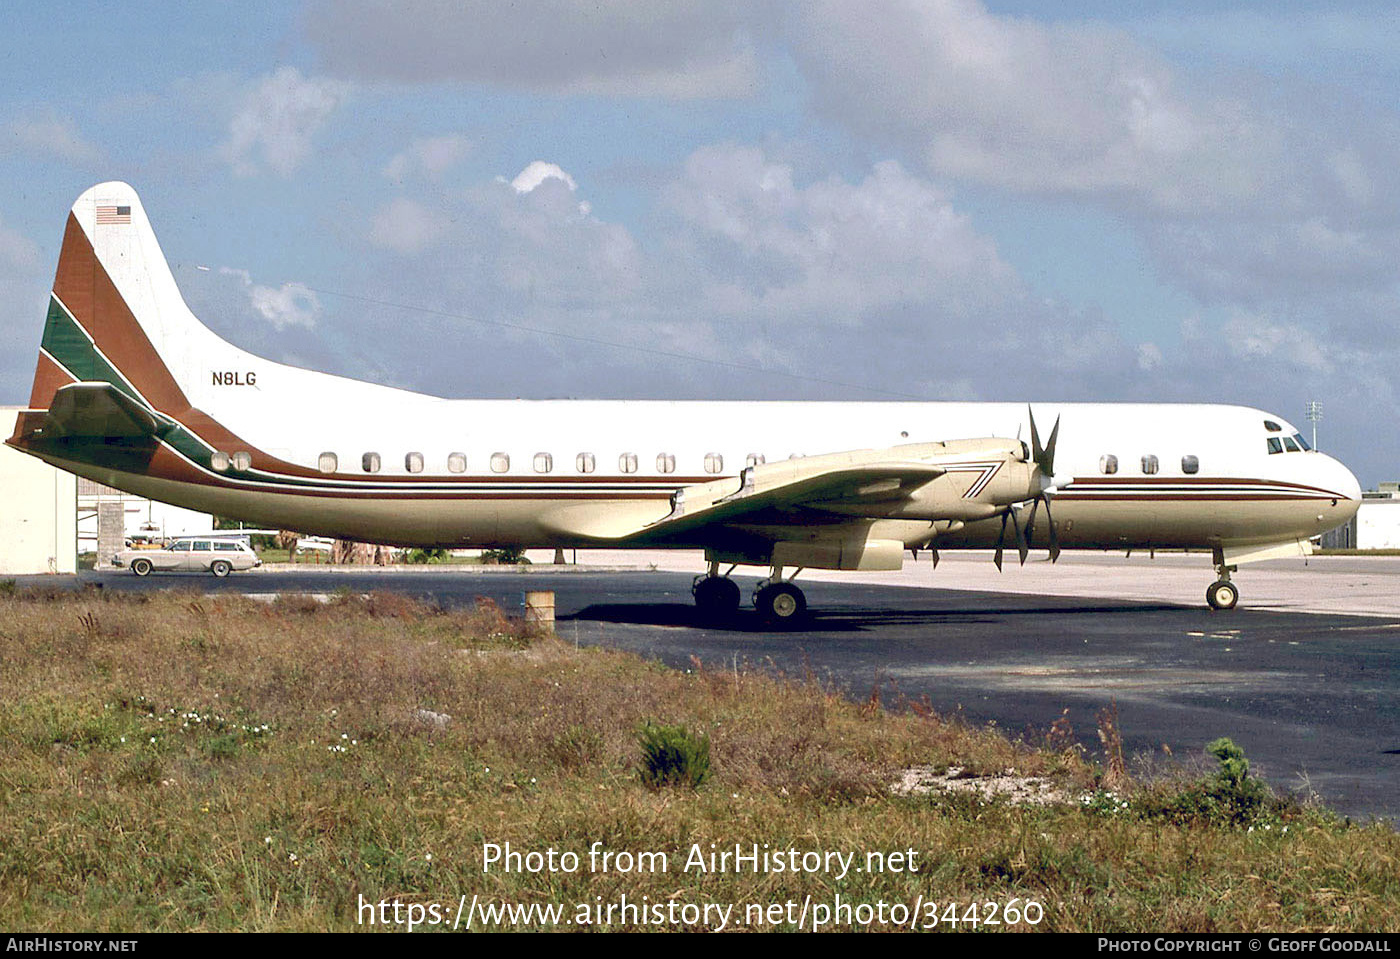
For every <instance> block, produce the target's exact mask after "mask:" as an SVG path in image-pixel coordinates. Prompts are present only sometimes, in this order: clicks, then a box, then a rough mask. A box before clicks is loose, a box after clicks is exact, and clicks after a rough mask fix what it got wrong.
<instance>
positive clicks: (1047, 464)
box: [1036, 416, 1060, 476]
mask: <svg viewBox="0 0 1400 959" xmlns="http://www.w3.org/2000/svg"><path fill="white" fill-rule="evenodd" d="M1059 438H1060V418H1059V417H1058V416H1057V417H1055V425H1054V426H1052V427H1050V441H1049V442H1048V443H1046V444H1045V456H1044V462H1042V461H1040V460H1036V464H1037V465H1038V466H1039V467H1040V471H1041V472H1042V473H1044V474H1045V475H1046V476H1054V475H1055V441H1056V440H1057V439H1059Z"/></svg>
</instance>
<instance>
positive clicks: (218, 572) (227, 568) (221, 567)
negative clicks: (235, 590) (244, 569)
mask: <svg viewBox="0 0 1400 959" xmlns="http://www.w3.org/2000/svg"><path fill="white" fill-rule="evenodd" d="M209 572H211V573H213V574H214V575H215V576H217V577H218V578H219V579H223V578H224V577H225V576H227V575H228V574H229V573H232V572H233V566H232V565H231V564H230V563H229V561H228V560H226V559H216V560H214V562H213V563H212V564H211V565H210V566H209Z"/></svg>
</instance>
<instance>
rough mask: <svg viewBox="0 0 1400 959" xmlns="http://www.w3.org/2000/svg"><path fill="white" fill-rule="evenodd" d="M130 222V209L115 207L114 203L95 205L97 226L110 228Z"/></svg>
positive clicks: (127, 207)
mask: <svg viewBox="0 0 1400 959" xmlns="http://www.w3.org/2000/svg"><path fill="white" fill-rule="evenodd" d="M130 222H131V207H129V206H117V205H116V204H115V203H99V204H97V225H98V226H110V225H113V224H118V223H130Z"/></svg>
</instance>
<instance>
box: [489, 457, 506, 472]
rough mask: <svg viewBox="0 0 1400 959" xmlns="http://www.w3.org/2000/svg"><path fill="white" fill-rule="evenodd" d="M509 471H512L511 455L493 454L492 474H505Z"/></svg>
mask: <svg viewBox="0 0 1400 959" xmlns="http://www.w3.org/2000/svg"><path fill="white" fill-rule="evenodd" d="M508 469H510V454H509V453H492V454H491V472H493V473H504V472H505V471H506V470H508Z"/></svg>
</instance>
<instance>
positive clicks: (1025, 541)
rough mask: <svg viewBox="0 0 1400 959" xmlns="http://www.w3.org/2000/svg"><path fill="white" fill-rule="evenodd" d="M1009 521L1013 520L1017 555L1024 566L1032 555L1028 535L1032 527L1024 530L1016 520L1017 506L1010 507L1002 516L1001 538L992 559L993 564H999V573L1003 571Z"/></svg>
mask: <svg viewBox="0 0 1400 959" xmlns="http://www.w3.org/2000/svg"><path fill="white" fill-rule="evenodd" d="M1008 519H1010V520H1011V529H1012V532H1013V533H1014V534H1015V536H1016V553H1017V555H1019V556H1020V557H1021V565H1022V566H1025V565H1026V556H1027V554H1028V553H1030V537H1029V536H1028V535H1027V534H1028V533H1029V532H1030V526H1029V525H1027V526H1026V527H1025V528H1024V529H1022V527H1021V524H1020V523H1019V522H1018V521H1017V519H1016V505H1015V504H1013V505H1011V506H1008V507H1007V508H1006V511H1005V512H1003V513H1002V514H1001V537H1000V538H999V539H998V540H997V551H996V555H995V556H993V557H992V562H994V563H996V564H997V570H998V571H1000V570H1001V558H1002V552H1003V549H1004V547H1005V546H1006V521H1007V520H1008Z"/></svg>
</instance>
